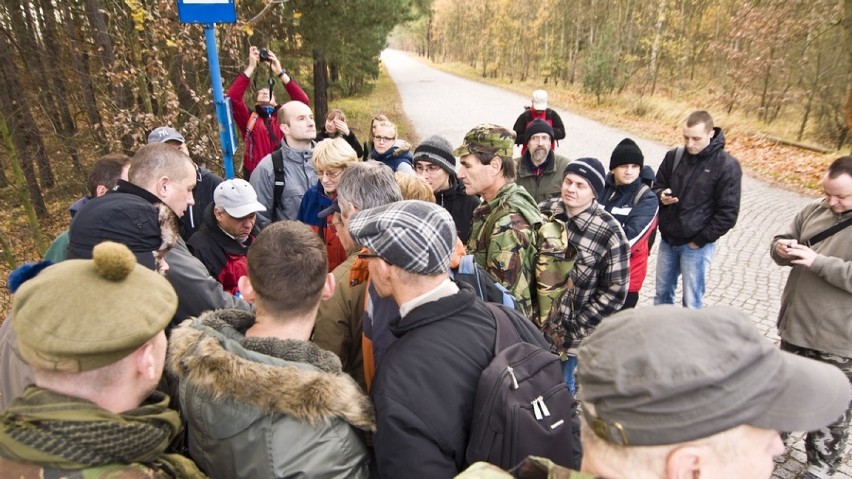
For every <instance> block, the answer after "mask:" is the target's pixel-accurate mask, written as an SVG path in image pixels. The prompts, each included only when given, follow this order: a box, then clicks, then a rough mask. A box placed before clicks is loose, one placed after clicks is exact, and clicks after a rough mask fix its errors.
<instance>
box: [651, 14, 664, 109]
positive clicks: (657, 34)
mask: <svg viewBox="0 0 852 479" xmlns="http://www.w3.org/2000/svg"><path fill="white" fill-rule="evenodd" d="M665 18H666V0H660V4H659V6H658V8H657V24H656V26H655V27H654V43H653V45H652V46H651V64H650V65H649V66H648V76H649V80H650V82H651V95H650V96H654V91H655V90H656V89H657V61H658V57H659V54H660V42H661V41H662V37H663V21H664V20H665Z"/></svg>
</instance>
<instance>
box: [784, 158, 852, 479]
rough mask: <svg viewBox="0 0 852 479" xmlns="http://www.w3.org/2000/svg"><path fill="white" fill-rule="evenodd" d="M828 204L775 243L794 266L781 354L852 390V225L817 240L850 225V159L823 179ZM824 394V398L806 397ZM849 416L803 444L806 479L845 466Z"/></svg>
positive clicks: (806, 214)
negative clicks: (838, 373)
mask: <svg viewBox="0 0 852 479" xmlns="http://www.w3.org/2000/svg"><path fill="white" fill-rule="evenodd" d="M822 188H823V191H824V193H825V198H823V199H821V200H817V201H814V202H812V203H810V204H809V205H807V206H805V207H804V208H803V209H802V211H800V212H799V213H798V214H797V215H796V217H795V218H794V219H793V223H792V225H791V226H790V228H789V229H788V230H787V231H785V232H784V233H782V234H779V235H777V236H776V237H775V238H774V240H773V241H772V246H771V248H770V254H771V255H772V259H773V260H774V261H775V262H776V263H777V264H779V265H781V266H791V267H792V269H791V270H790V276H789V277H788V278H787V285H786V286H785V287H784V294H783V296H782V298H781V310H780V312H779V314H778V332H779V333H780V336H781V349H783V350H784V351H790V352H792V353H794V354H798V355H800V356H804V357H806V358H811V359H816V360H817V361H821V362H824V363H828V364H832V365H834V366H837V367H838V368H840V369H841V370H842V371H843V372H845V373H846V377H847V378H848V379H849V381H850V382H852V328H850V327H849V321H850V317H852V248H850V247H849V245H850V244H852V225H847V226H846V227H845V228H844V229H842V230H839V231H835V232H834V234H832V235H830V236H828V237H825V236H824V235H823V236H824V239H822V240H819V239H818V238H815V236H817V235H819V234H820V233H821V232H823V231H826V230H827V229H829V228H832V227H833V226H835V225H838V224H841V223H843V222H844V221H852V156H844V157H841V158H838V159H837V160H835V161H834V162H833V163H832V164H831V165H830V166H829V168H828V172H827V173H826V174H825V176H824V177H823V179H822ZM811 392H812V393H813V394H817V395H819V394H824V392H823V391H817V390H814V391H811ZM850 416H852V411H850V409H847V410H846V413H845V414H844V415H843V416H841V417H840V418H839V419H837V421H835V422H834V423H832V424H830V425H828V426H825V427H822V428H820V429H817V430H814V431H813V432H809V433H808V435H807V437H806V438H805V451H806V452H807V457H808V467H807V470H806V472H805V475H804V476H803V477H805V478H808V479H813V478H825V477H831V475H832V474H833V473H834V471H835V470H836V469H837V467H838V466H840V464H841V463H842V462H843V452H844V450H845V449H846V447H845V446H846V439H847V437H848V435H849V424H850Z"/></svg>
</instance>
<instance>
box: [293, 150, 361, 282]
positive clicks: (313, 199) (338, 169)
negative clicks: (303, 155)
mask: <svg viewBox="0 0 852 479" xmlns="http://www.w3.org/2000/svg"><path fill="white" fill-rule="evenodd" d="M357 161H358V155H357V154H355V150H353V149H352V147H351V146H349V143H347V142H346V140H344V139H343V138H340V137H338V138H331V139H328V140H325V141H321V142H319V143H317V146H315V147H314V152H313V157H312V158H311V163H312V164H313V166H314V171H316V173H317V178H318V179H319V180H318V181H317V184H315V185H314V186H312V187H311V188H310V189H308V191H307V192H305V196H303V197H302V204H301V206H300V207H299V215H298V216H297V217H296V219H297V220H298V221H301V222H302V223H305V224H306V225H308V226H310V227H311V228H313V230H314V231H316V232H317V234H319V235H320V237H321V238H322V239H323V242H324V243H325V247H326V250H327V252H328V271H329V272H331V271H332V270H333V269H334V268H335V267H337V265H339V264H340V263H342V262H344V261H346V248H344V247H343V244H341V242H340V238H339V237H338V236H337V230H336V229H335V226H334V223H333V222H332V215H326V216H323V217H320V212H322V211H323V210H325V209H326V208H328V207H330V206H331V203H332V202H333V201H334V198H335V197H336V196H337V184H338V183H339V182H340V176H341V175H342V174H343V171H344V170H346V168H347V167H348V166H349V165H351V164H353V163H356V162H357Z"/></svg>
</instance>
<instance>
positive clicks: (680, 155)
mask: <svg viewBox="0 0 852 479" xmlns="http://www.w3.org/2000/svg"><path fill="white" fill-rule="evenodd" d="M683 150H684V147H683V145H680V146H678V147H677V148H675V156H674V163H673V164H672V174H673V173H674V172H675V170H676V169H677V167H678V166H680V160H682V159H683Z"/></svg>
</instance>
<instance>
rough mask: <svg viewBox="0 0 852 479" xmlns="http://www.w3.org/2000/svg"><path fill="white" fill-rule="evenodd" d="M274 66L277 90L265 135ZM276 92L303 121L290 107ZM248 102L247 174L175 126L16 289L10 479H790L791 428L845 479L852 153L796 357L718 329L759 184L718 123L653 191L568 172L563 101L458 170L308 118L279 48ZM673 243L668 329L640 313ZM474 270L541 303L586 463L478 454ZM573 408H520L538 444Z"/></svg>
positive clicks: (657, 179)
mask: <svg viewBox="0 0 852 479" xmlns="http://www.w3.org/2000/svg"><path fill="white" fill-rule="evenodd" d="M262 61H265V62H267V63H268V64H269V68H270V71H271V79H270V82H269V83H267V84H266V85H264V86H263V87H261V88H259V89H257V91H256V92H255V94H254V97H255V101H256V105H255V108H254V111H253V112H249V109H248V107H247V106H246V104H245V99H244V97H245V94H246V91H247V90H248V87H249V86H250V85H251V83H252V80H251V77H252V76H253V74H254V73H255V71H256V70H257V68H258V65H259V64H260V63H261V62H262ZM274 77H277V78H279V79H280V81H281V82H282V83H283V85H284V87H285V89H286V91H287V93H288V95H289V96H290V101H288V102H286V103H283V104H280V105H279V104H277V103H276V102H275V98H274V93H273V88H272V78H274ZM229 96H231V99H232V104H233V107H234V108H233V110H234V121H235V123H236V124H237V125H238V127H239V128H240V130H241V132H242V133H243V139H244V141H245V156H244V158H243V168H242V173H243V175H244V178H245V179H241V178H235V179H227V180H226V179H222V178H219V177H217V176H216V175H215V174H213V173H211V172H210V171H209V170H208V169H207V168H205V166H204V165H203V163H199V162H193V160H192V159H191V158H190V156H189V155H188V149H187V146H186V140H185V138H184V137H183V136H182V135H181V134H180V133H179V132H178V131H177V130H175V129H174V128H171V127H165V126H164V127H161V128H157V129H155V130H153V131H152V132H151V133H150V135H149V137H148V144H147V145H145V146H142V147H140V148H139V149H138V151H137V152H136V153H135V154H134V155H133V157H132V158H127V157H120V156H116V155H111V156H107V157H104V158H102V159H101V160H99V161H98V162H96V163H95V164H94V165H93V168H92V172H91V174H90V176H89V185H88V189H89V193H90V194H89V196H87V197H86V198H85V199H84V200H81V202H78V203H77V204H75V205H74V206H73V207H72V209H71V215H72V217H73V219H72V222H71V225H70V228H69V230H68V231H67V232H65V233H63V234H62V235H60V237H58V238H57V240H56V242H55V244H54V245H53V246H52V248H51V250H50V252H49V254H48V259H50V261H49V262H44V263H39V264H36V265H29V266H27V267H26V268H22V269H21V270H19V271H16V272H15V273H14V274H13V277H12V278H10V281H9V284H10V288H12V289H14V290H15V296H14V305H13V310H12V313H11V315H10V318H9V319H8V320H6V321H5V322H4V323H3V324H2V326H0V359H2V366H0V369H2V379H0V381H2V384H0V408H2V410H3V411H4V412H3V415H2V416H0V471H4V472H3V474H4V475H5V474H7V473H8V474H11V476H14V477H48V476H51V477H53V476H57V477H58V476H60V475H63V474H65V475H67V474H71V472H72V471H74V472H76V473H79V474H80V477H88V475H89V474H91V475H94V476H98V477H100V476H102V475H110V476H115V477H137V476H138V477H204V476H209V477H217V478H236V477H245V478H249V477H251V478H255V477H341V478H342V477H387V478H397V477H424V478H427V477H428V478H438V477H454V476H456V475H459V477H465V478H477V477H481V478H487V477H544V476H542V475H541V474H546V473H549V474H556V476H548V477H606V478H621V477H624V478H627V477H630V478H646V477H647V478H681V477H711V478H716V477H718V478H723V477H724V478H728V477H743V478H768V477H770V475H771V474H772V469H773V461H772V458H773V456H777V455H779V454H781V453H783V452H784V449H785V445H784V443H783V442H782V437H781V436H780V435H779V432H782V433H788V432H792V431H805V432H808V435H807V439H806V450H807V462H808V465H807V470H806V471H804V473H803V474H804V475H803V477H807V478H825V477H831V474H833V473H834V471H835V470H836V469H837V467H838V466H839V465H840V463H841V461H842V459H843V453H844V449H845V444H846V437H847V435H848V426H849V422H850V397H852V391H851V390H850V383H852V329H850V326H849V324H850V323H849V318H850V317H852V249H850V248H849V246H848V245H849V244H852V241H850V240H852V228H845V227H846V226H848V225H849V224H852V157H848V156H847V157H842V158H839V159H837V160H836V161H835V162H833V163H832V164H831V166H830V167H829V169H828V171H827V172H826V174H825V177H824V179H823V189H824V193H825V196H824V198H822V199H820V200H818V201H814V202H813V203H812V204H810V205H808V206H807V207H806V208H805V209H804V210H803V211H801V212H800V213H799V214H798V215H797V216H796V218H795V220H794V221H793V225H792V226H791V229H790V231H786V232H782V233H779V235H778V236H776V238H775V239H774V241H773V243H772V245H771V246H770V254H771V256H772V258H773V260H775V261H776V262H777V263H778V264H781V265H788V266H791V272H790V276H789V279H788V282H787V286H786V288H785V290H784V296H783V301H782V303H783V304H782V308H781V312H780V316H779V322H778V324H779V332H780V335H781V338H782V343H781V347H780V349H779V348H777V347H775V346H774V345H772V343H771V342H770V341H768V340H767V339H766V338H764V337H763V336H762V335H761V334H760V332H758V331H757V330H756V329H755V327H754V326H753V325H752V324H751V320H750V318H748V317H746V316H745V315H744V314H743V313H742V312H740V311H738V310H736V309H734V308H731V307H727V306H709V307H706V308H705V304H704V301H703V296H704V290H705V281H706V276H707V271H708V269H709V267H710V264H711V261H712V259H713V256H714V253H715V249H716V242H717V240H718V239H719V238H720V237H722V236H723V235H724V234H725V233H727V232H728V231H729V230H730V229H731V228H732V227H734V225H735V224H736V221H737V216H738V213H739V205H740V193H741V186H740V180H741V175H742V173H741V170H740V166H739V163H738V162H737V161H736V159H734V158H733V157H732V156H731V155H729V154H728V153H727V152H725V149H724V147H725V138H724V135H723V134H722V130H721V128H719V127H718V126H716V125H714V122H713V119H712V117H711V116H710V115H709V114H708V113H707V112H705V111H696V112H693V113H691V114H690V115H689V116H688V117H687V118H686V119H685V120H684V122H683V125H682V128H683V136H684V145H683V146H678V147H676V148H673V149H672V150H670V151H669V152H668V153H667V154H666V156H665V158H664V160H663V163H662V165H661V166H660V168H659V171H657V172H656V174H654V173H653V170H650V168H649V167H647V166H646V165H645V161H644V155H643V153H642V151H641V149H640V148H639V146H638V145H637V144H636V143H635V142H634V141H633V140H632V139H630V138H625V139H623V140H621V141H620V142H619V143H618V144H617V145H616V146H615V147H614V149H613V151H612V154H611V157H610V159H609V164H608V168H605V167H604V163H603V162H602V161H600V160H599V159H596V158H577V159H573V160H571V159H568V158H565V157H563V156H561V155H557V154H556V153H555V148H556V146H557V142H558V141H560V140H563V141H564V140H565V138H566V128H565V125H564V124H563V123H562V120H561V118H560V117H559V115H558V113H557V112H555V111H554V110H553V109H551V108H548V104H547V93H546V92H544V91H543V90H537V91H536V92H534V93H533V96H532V101H531V105H530V106H529V107H528V108H526V109H525V110H524V112H523V113H521V115H520V116H519V118H518V120H517V121H516V123H515V125H514V128H513V130H510V129H508V128H504V127H502V126H499V125H496V124H481V125H477V126H474V127H473V128H471V129H470V131H468V132H467V134H466V135H465V136H464V138H463V140H462V142H461V144H460V145H458V146H456V147H454V146H453V145H452V144H451V143H450V142H449V141H448V140H447V139H445V138H442V137H440V136H429V137H427V138H425V139H424V140H423V141H421V142H420V143H419V144H418V145H417V146H412V145H410V144H409V143H408V142H406V141H404V140H401V139H400V138H398V132H397V128H396V126H395V124H394V123H393V122H391V121H390V120H389V119H388V118H387V117H386V116H384V115H376V116H375V117H373V119H372V121H371V124H370V126H369V137H368V140H367V141H366V142H364V143H361V142H360V141H359V140H358V138H357V137H356V135H355V131H354V129H353V128H352V127H351V126H350V125H349V124H348V123H347V118H346V115H345V113H344V112H343V111H341V110H339V109H333V110H331V111H330V112H329V113H328V116H327V117H326V119H325V123H324V125H322V129H321V131H317V127H316V123H315V120H314V118H313V114H312V111H311V108H310V104H309V101H308V97H307V95H305V93H304V91H303V90H302V89H301V88H300V87H299V85H298V84H297V83H296V81H295V80H294V79H292V78H290V76H289V75H288V74H287V72H286V71H285V70H284V69H283V68H282V67H281V64H280V62H279V60H278V59H277V57H276V56H275V55H274V54H273V53H271V52H265V55H263V59H262V55H261V52H260V50H258V49H257V48H256V47H251V49H250V52H249V61H248V66H247V67H246V69H245V71H243V72H242V73H241V74H240V75H239V76H238V77H237V78H236V79H235V81H234V83H233V84H232V86H231V88H230V89H229ZM568 133H569V134H570V131H568ZM516 145H520V146H521V148H520V154H519V155H517V156H516V155H515V148H516ZM649 170H650V171H649ZM844 228H845V229H844ZM657 231H659V237H660V239H659V253H658V257H657V268H656V271H657V277H656V283H655V284H656V295H655V297H654V304H655V305H656V306H654V307H649V308H635V306H636V305H637V303H638V301H639V291H640V289H641V287H642V284H643V282H644V279H645V276H646V273H647V266H648V263H649V261H650V258H649V256H650V251H651V246H652V244H653V242H654V241H655V239H656V236H657ZM466 256H469V257H470V258H472V261H473V262H474V263H475V264H476V265H477V267H478V268H480V269H481V270H482V271H483V272H485V273H484V274H483V275H482V276H481V278H483V280H484V281H491V282H494V284H495V285H497V286H499V287H500V288H502V290H503V291H505V292H506V294H508V295H511V297H512V298H513V300H514V304H515V305H516V309H515V310H512V309H509V308H503V310H504V312H505V313H506V314H509V313H511V317H512V318H515V320H518V318H520V319H519V320H520V321H522V322H523V324H524V325H525V327H526V329H524V328H520V329H519V330H518V336H519V340H520V341H522V342H529V343H530V344H533V345H534V346H535V348H538V349H540V350H544V351H546V352H547V353H548V354H550V355H552V357H553V358H554V361H555V362H556V363H557V364H558V365H559V366H561V371H559V372H560V373H561V377H560V378H559V383H560V384H561V385H562V386H563V387H565V386H567V388H569V389H570V391H571V394H572V395H573V396H574V397H576V398H577V399H578V403H579V407H578V408H577V410H576V411H575V414H576V416H575V417H574V418H573V419H572V420H571V421H570V423H563V422H562V421H559V422H554V423H553V424H552V425H551V426H550V429H552V430H558V428H560V427H564V428H576V427H578V426H577V425H578V424H580V423H582V426H580V432H579V434H580V436H581V438H582V440H581V443H582V461H580V460H579V457H580V455H579V448H577V449H578V455H577V458H578V459H577V460H572V461H568V462H567V463H565V462H564V461H563V463H560V464H555V463H553V462H552V461H550V460H549V459H548V458H546V457H530V458H527V459H525V460H523V461H522V462H521V463H520V464H518V465H517V466H516V467H515V468H514V469H512V470H511V471H510V472H507V471H504V470H502V469H500V468H498V467H497V466H495V465H494V464H488V463H485V462H477V461H479V460H481V459H482V458H478V457H476V456H474V455H472V453H471V445H470V444H469V441H470V434H471V428H472V426H471V424H472V423H473V422H474V417H475V415H476V414H477V413H478V412H479V411H478V410H477V407H478V406H477V404H479V403H478V396H477V394H478V391H477V389H478V387H477V386H478V383H479V381H480V377H481V376H482V374H483V371H484V370H485V369H486V368H487V367H489V364H491V363H492V361H493V360H494V359H495V357H496V356H497V353H498V352H499V351H497V350H496V347H495V341H496V340H497V339H498V338H499V336H500V329H499V327H498V325H497V324H498V323H499V320H497V322H495V320H496V316H495V314H496V313H494V310H493V308H494V307H495V306H493V305H489V304H488V302H487V299H488V298H485V297H484V295H483V294H481V293H480V292H479V291H478V290H477V289H476V288H474V287H472V286H471V285H470V284H468V283H466V282H464V281H461V280H459V279H458V276H457V275H458V274H459V269H458V267H459V264H460V263H461V262H462V261H463V260H464V258H465V257H466ZM477 277H478V278H479V277H480V276H477ZM680 278H682V282H683V298H682V300H681V301H680V304H679V305H675V304H674V303H675V302H676V298H675V291H676V289H677V284H678V281H679V279H680ZM524 331H527V333H526V334H527V335H529V334H530V333H529V331H532V335H533V336H534V338H530V337H527V336H525V333H524ZM508 373H509V374H510V375H511V379H512V380H513V381H515V380H516V378H515V376H514V375H513V373H512V368H511V367H509V369H508ZM518 380H521V381H522V380H523V378H518ZM554 397H556V396H547V395H543V396H540V397H539V398H536V399H535V400H533V403H532V404H531V405H528V407H527V408H526V413H524V412H523V411H522V412H520V413H519V414H534V415H535V416H536V420H539V421H540V420H542V418H546V417H547V416H550V412H548V401H554V399H553V398H554ZM569 399H570V396H569ZM550 407H551V408H552V409H556V408H555V407H554V404H553V403H552V402H550ZM522 409H523V408H522ZM177 411H179V413H178V412H177ZM575 420H576V422H575ZM182 430H183V431H184V432H181V431H182ZM507 440H508V439H507ZM551 446H553V445H551ZM556 447H559V444H556ZM565 447H566V448H571V447H573V446H572V445H568V444H566V445H565ZM550 459H553V458H550ZM569 469H574V470H575V471H573V472H571V471H570V470H569ZM580 471H582V472H580ZM559 474H562V475H559ZM11 476H10V477H11ZM75 477H76V476H75Z"/></svg>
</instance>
